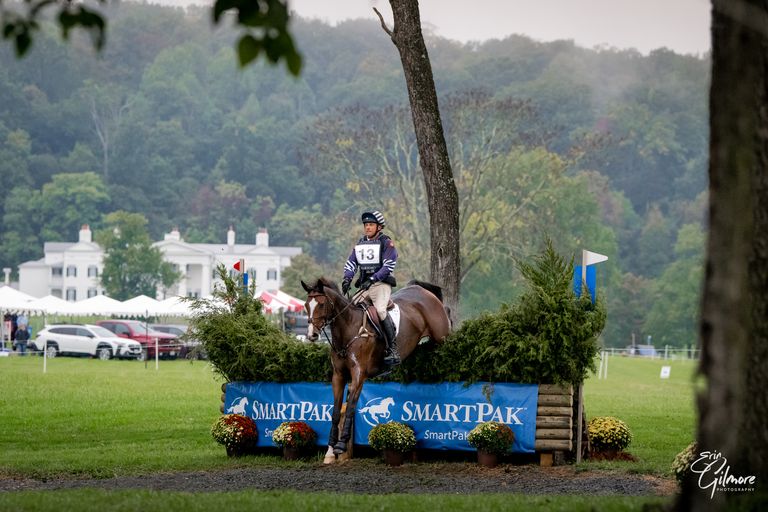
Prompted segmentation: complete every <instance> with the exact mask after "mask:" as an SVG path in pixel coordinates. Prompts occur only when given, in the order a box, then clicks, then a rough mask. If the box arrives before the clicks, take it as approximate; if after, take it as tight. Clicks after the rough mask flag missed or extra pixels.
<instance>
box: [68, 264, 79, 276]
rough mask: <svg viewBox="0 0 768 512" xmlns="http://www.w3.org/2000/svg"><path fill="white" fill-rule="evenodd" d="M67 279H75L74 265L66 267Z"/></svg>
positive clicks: (75, 270) (75, 268) (75, 269)
mask: <svg viewBox="0 0 768 512" xmlns="http://www.w3.org/2000/svg"><path fill="white" fill-rule="evenodd" d="M67 277H77V267H76V266H74V265H69V266H68V267H67Z"/></svg>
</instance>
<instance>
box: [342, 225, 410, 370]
mask: <svg viewBox="0 0 768 512" xmlns="http://www.w3.org/2000/svg"><path fill="white" fill-rule="evenodd" d="M362 221H363V230H364V232H365V235H364V236H363V237H362V238H360V240H358V241H357V244H356V245H355V247H354V248H353V249H352V254H350V255H349V258H348V259H347V262H346V263H345V264H344V279H343V280H342V282H341V291H342V292H343V293H347V292H348V291H349V285H350V284H351V283H352V278H353V277H355V273H356V272H357V269H358V268H359V269H360V277H359V278H358V279H357V282H356V283H355V286H356V287H357V288H360V289H361V290H363V293H362V294H361V295H360V298H359V300H364V299H365V298H366V297H368V298H370V299H371V302H373V305H374V307H375V308H376V312H377V313H378V314H379V320H381V326H382V331H383V333H384V337H385V340H386V342H387V355H386V357H385V358H384V363H385V364H387V365H390V366H392V365H396V364H398V363H400V355H399V354H398V352H397V346H396V345H395V324H394V323H393V322H392V319H391V318H390V317H389V315H387V304H388V303H389V297H390V295H392V287H393V286H396V285H397V283H396V282H395V276H394V275H393V272H394V270H395V265H397V250H396V249H395V243H394V242H393V241H392V239H391V238H389V237H388V236H387V235H385V234H384V233H382V230H383V229H384V226H385V225H386V224H387V223H386V221H385V220H384V215H382V214H381V212H379V211H376V210H371V211H366V212H363V215H362Z"/></svg>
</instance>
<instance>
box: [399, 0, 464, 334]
mask: <svg viewBox="0 0 768 512" xmlns="http://www.w3.org/2000/svg"><path fill="white" fill-rule="evenodd" d="M389 3H390V5H391V6H392V14H393V16H394V22H395V25H394V28H393V30H392V31H391V32H389V31H388V32H389V34H390V36H391V38H392V42H393V43H394V44H395V46H396V47H397V50H398V52H400V60H401V61H402V64H403V72H404V74H405V82H406V85H407V86H408V99H409V101H410V104H411V115H412V116H413V127H414V130H415V131H416V142H417V144H418V146H419V158H420V161H421V169H422V172H423V174H424V184H425V188H426V193H427V203H428V207H429V233H430V245H431V247H430V249H431V253H430V280H431V281H432V282H433V283H435V284H437V285H439V286H442V287H443V292H444V293H443V296H444V300H445V304H446V306H448V307H449V308H450V310H451V319H452V320H453V321H454V322H455V321H456V320H457V318H458V313H459V275H460V273H459V271H460V259H459V194H458V192H457V190H456V183H455V182H454V180H453V172H452V171H451V162H450V160H449V158H448V148H447V146H446V143H445V136H444V134H443V124H442V121H441V120H440V110H439V108H438V104H437V92H436V90H435V81H434V79H433V77H432V66H431V64H430V62H429V55H428V54H427V47H426V45H425V44H424V37H423V35H422V33H421V18H420V15H419V2H418V1H417V0H390V2H389Z"/></svg>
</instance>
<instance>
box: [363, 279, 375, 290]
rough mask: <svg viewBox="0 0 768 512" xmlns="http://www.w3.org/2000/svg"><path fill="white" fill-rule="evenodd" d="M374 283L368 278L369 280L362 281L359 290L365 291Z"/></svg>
mask: <svg viewBox="0 0 768 512" xmlns="http://www.w3.org/2000/svg"><path fill="white" fill-rule="evenodd" d="M374 282H375V281H374V280H373V278H370V279H366V280H365V281H363V283H362V284H361V285H360V289H361V290H367V289H368V288H370V287H371V285H372V284H373V283H374Z"/></svg>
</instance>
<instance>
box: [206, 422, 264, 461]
mask: <svg viewBox="0 0 768 512" xmlns="http://www.w3.org/2000/svg"><path fill="white" fill-rule="evenodd" d="M211 435H212V436H213V438H214V439H215V440H216V442H217V443H219V444H223V445H224V446H225V447H226V448H227V455H229V456H230V457H236V456H240V455H245V454H248V453H250V452H252V451H253V448H254V447H255V446H256V440H257V438H258V437H257V436H258V433H257V432H256V422H255V421H253V420H252V419H251V418H249V417H248V416H243V415H242V414H224V415H223V416H220V417H219V418H218V419H217V420H216V421H215V422H213V426H212V427H211Z"/></svg>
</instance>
